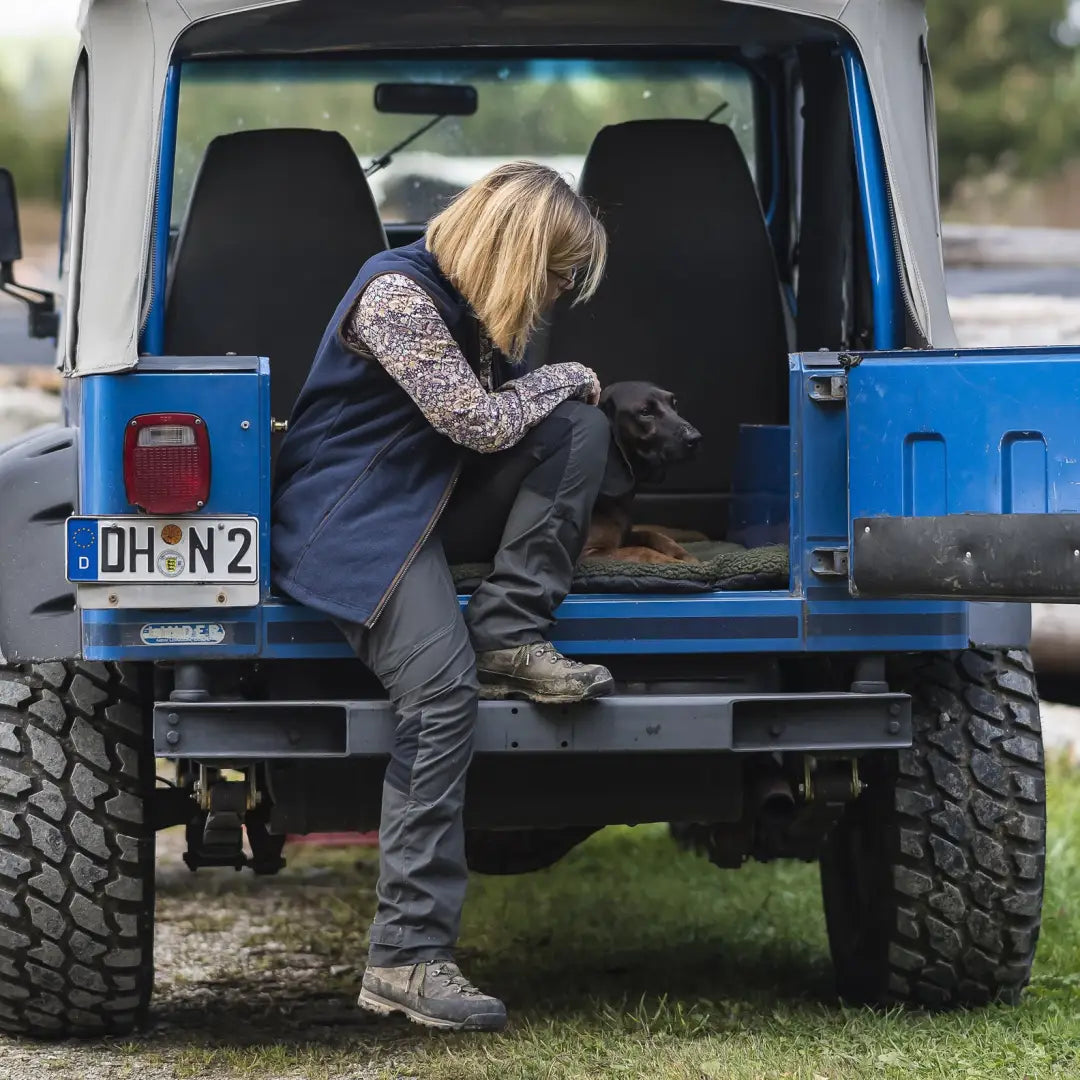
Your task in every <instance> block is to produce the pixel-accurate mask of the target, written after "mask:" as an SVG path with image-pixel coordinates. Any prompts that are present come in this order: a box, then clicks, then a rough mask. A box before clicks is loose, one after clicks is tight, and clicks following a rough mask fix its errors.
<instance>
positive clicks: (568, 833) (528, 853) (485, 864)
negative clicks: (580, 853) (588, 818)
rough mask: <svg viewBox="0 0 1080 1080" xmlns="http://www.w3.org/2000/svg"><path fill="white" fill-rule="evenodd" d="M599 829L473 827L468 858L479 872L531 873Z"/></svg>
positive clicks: (467, 837)
mask: <svg viewBox="0 0 1080 1080" xmlns="http://www.w3.org/2000/svg"><path fill="white" fill-rule="evenodd" d="M594 832H596V829H594V828H591V827H589V826H587V825H583V826H581V827H580V828H562V829H470V830H469V831H468V832H466V833H465V859H466V861H467V862H468V864H469V869H470V870H473V871H475V872H476V873H478V874H531V873H532V872H533V871H534V870H543V869H544V868H545V867H547V866H553V865H554V864H555V863H557V862H558V861H559V860H560V859H561V858H562V857H563V856H564V855H566V854H567V853H568V852H569V851H570V850H571V849H572V848H575V847H577V845H578V844H580V843H581V842H582V841H583V840H587V839H588V838H589V837H590V836H592V834H593V833H594Z"/></svg>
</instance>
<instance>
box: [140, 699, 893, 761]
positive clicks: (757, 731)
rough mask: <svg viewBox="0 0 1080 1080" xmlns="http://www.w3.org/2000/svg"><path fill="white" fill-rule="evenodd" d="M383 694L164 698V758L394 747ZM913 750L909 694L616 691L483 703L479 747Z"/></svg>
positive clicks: (160, 708)
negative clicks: (589, 697)
mask: <svg viewBox="0 0 1080 1080" xmlns="http://www.w3.org/2000/svg"><path fill="white" fill-rule="evenodd" d="M393 740H394V716H393V713H392V711H391V709H390V706H389V705H388V704H387V703H386V702H385V701H269V702H267V701H258V702H255V701H251V702H231V701H230V702H213V701H206V702H169V701H165V702H158V703H157V704H156V705H155V706H154V751H155V753H156V754H157V755H158V756H159V757H168V758H198V759H200V760H213V759H218V760H231V761H257V760H261V759H267V758H346V757H376V756H380V755H385V754H389V753H390V748H391V746H392V745H393ZM910 745H911V699H910V698H909V697H908V696H907V695H906V694H747V695H721V694H692V695H689V694H688V695H674V694H672V695H664V694H640V695H616V696H614V697H609V698H604V699H603V700H600V701H595V702H589V703H586V704H582V705H572V706H552V705H547V706H542V705H532V704H529V703H527V702H519V701H483V702H481V703H480V715H479V719H478V721H477V728H476V736H475V741H474V747H475V751H476V753H478V754H626V753H630V754H639V753H640V754H663V753H686V752H701V753H723V752H731V751H735V752H754V751H763V750H787V751H828V750H875V749H891V748H898V747H903V746H910Z"/></svg>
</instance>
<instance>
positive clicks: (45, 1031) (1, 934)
mask: <svg viewBox="0 0 1080 1080" xmlns="http://www.w3.org/2000/svg"><path fill="white" fill-rule="evenodd" d="M139 674H140V672H139V669H138V668H135V667H132V666H118V665H114V664H92V663H82V662H72V663H48V664H33V665H30V664H27V665H21V666H10V667H0V1029H2V1030H4V1031H8V1032H12V1033H15V1034H21V1035H34V1036H44V1037H48V1038H57V1037H61V1036H67V1035H100V1034H123V1033H126V1032H129V1031H131V1030H132V1029H133V1028H135V1027H136V1026H138V1025H139V1024H140V1023H141V1022H142V1020H143V1018H144V1016H145V1013H146V1010H147V1007H148V1004H149V1000H150V991H151V987H152V984H153V930H154V925H153V924H154V833H153V828H152V824H151V821H150V810H151V808H150V805H149V802H150V798H151V795H152V791H153V784H154V779H153V777H154V768H153V758H152V754H151V745H150V741H149V737H148V732H147V727H146V724H145V716H144V702H145V701H146V700H147V696H146V695H144V693H143V692H142V688H141V687H140V686H139V685H138V682H137V680H138V677H139Z"/></svg>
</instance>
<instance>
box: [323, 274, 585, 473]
mask: <svg viewBox="0 0 1080 1080" xmlns="http://www.w3.org/2000/svg"><path fill="white" fill-rule="evenodd" d="M344 337H345V341H346V343H347V344H348V345H350V346H351V347H352V348H354V349H358V350H361V351H363V352H366V353H370V354H371V355H372V356H374V357H375V359H376V360H378V361H379V363H380V364H382V366H383V367H384V368H385V369H386V370H387V371H388V372H389V373H390V375H391V376H393V378H394V379H395V380H396V381H397V382H398V383H399V384H400V385H401V387H402V388H403V389H404V390H405V392H406V393H407V394H408V395H409V397H411V398H412V399H413V401H415V402H416V404H417V406H418V407H419V409H420V411H421V412H422V413H423V414H424V416H425V418H426V419H427V420H428V422H429V423H430V424H431V426H432V427H433V428H435V430H436V431H438V432H441V433H442V434H443V435H446V436H447V437H448V438H450V439H452V440H453V441H454V442H456V443H459V444H460V445H461V446H465V447H467V448H468V449H470V450H476V451H479V452H480V453H482V454H493V453H495V452H496V451H498V450H506V449H507V448H508V447H511V446H513V445H514V444H515V443H517V442H518V441H519V440H520V439H521V437H522V436H523V435H524V434H525V432H526V431H528V430H529V428H531V427H532V426H533V425H534V424H537V423H539V422H540V421H541V420H543V419H544V418H545V417H546V416H548V414H549V413H551V411H552V410H553V409H554V408H555V407H556V406H557V405H559V404H561V403H562V402H563V401H566V400H567V399H568V398H572V397H576V396H578V395H580V394H581V393H582V392H583V391H585V390H586V389H587V388H588V387H589V385H590V383H591V376H590V374H589V373H588V370H587V369H586V368H585V367H583V366H582V365H581V364H551V365H548V366H546V367H541V368H538V369H537V370H536V371H530V372H528V373H526V374H524V375H522V376H521V377H520V378H518V379H514V380H512V381H511V382H507V383H503V385H502V386H500V387H499V389H498V390H494V391H493V390H492V387H491V368H492V359H493V356H494V348H493V346H492V344H491V340H490V339H489V338H488V336H487V333H486V331H483V330H481V358H480V363H479V367H480V372H479V376H477V374H474V372H473V369H472V368H471V367H470V366H469V362H468V361H467V360H466V359H465V356H464V354H463V353H462V351H461V349H460V348H459V347H458V344H457V342H456V341H454V339H453V337H451V335H450V331H449V329H448V328H447V326H446V323H445V322H443V320H442V316H441V315H439V312H438V309H437V308H436V307H435V304H434V302H433V301H432V299H431V297H430V296H428V294H427V293H426V292H424V290H423V289H422V288H421V287H420V286H419V285H417V284H416V282H415V281H413V280H412V279H411V278H408V277H406V276H405V275H404V274H383V275H381V276H380V277H377V278H374V279H373V280H372V281H371V282H370V283H369V284H368V286H367V288H365V289H364V291H363V293H361V295H360V298H359V300H357V302H356V304H355V305H354V306H353V309H352V311H351V312H350V313H349V317H348V319H347V320H346V322H345V327H344Z"/></svg>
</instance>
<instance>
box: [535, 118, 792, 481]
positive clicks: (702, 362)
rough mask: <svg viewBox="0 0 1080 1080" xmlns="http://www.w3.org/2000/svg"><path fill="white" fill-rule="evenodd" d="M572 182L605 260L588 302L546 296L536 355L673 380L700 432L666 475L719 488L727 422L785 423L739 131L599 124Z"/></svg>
mask: <svg viewBox="0 0 1080 1080" xmlns="http://www.w3.org/2000/svg"><path fill="white" fill-rule="evenodd" d="M580 190H581V193H582V194H583V195H585V196H586V197H588V198H589V199H591V200H592V202H593V203H594V205H595V206H596V208H597V210H598V212H599V214H600V217H601V219H602V220H603V222H604V224H605V226H606V227H607V230H608V237H609V242H610V248H609V255H608V267H607V272H606V274H605V276H604V280H603V282H602V283H601V285H600V288H599V289H598V291H597V293H596V295H595V296H594V297H593V299H592V300H591V301H590V302H589V303H588V304H583V305H580V306H578V307H574V308H572V307H570V306H569V303H568V298H567V299H564V300H563V301H561V302H560V303H559V304H558V305H557V306H556V309H555V312H554V313H553V317H552V325H551V334H550V338H549V344H548V348H547V359H548V360H549V361H550V362H557V361H562V360H576V361H578V362H580V363H584V364H587V365H589V366H590V367H593V368H594V369H595V370H596V371H597V373H598V374H599V375H600V379H601V382H604V383H608V382H615V381H617V380H621V379H646V380H650V381H652V382H655V383H659V384H660V385H661V386H664V387H666V388H668V389H670V390H672V391H673V392H674V393H675V394H676V396H677V397H678V399H679V407H680V410H681V411H682V412H683V413H684V414H685V415H686V417H687V419H689V420H691V421H692V422H693V423H694V424H695V425H696V426H697V427H698V428H699V429H700V430H701V432H702V434H703V435H704V439H703V441H702V445H701V451H702V452H701V456H700V457H699V458H698V459H697V460H696V461H695V462H693V463H692V464H688V465H685V466H680V467H679V469H678V471H677V473H676V472H673V473H672V475H671V477H670V484H669V485H668V487H669V488H670V489H678V490H683V491H697V492H720V491H726V490H727V489H728V487H729V485H730V481H731V472H732V465H733V459H734V454H735V444H736V436H737V431H738V425H739V424H740V423H777V422H780V423H782V422H784V417H785V414H786V400H787V340H786V331H785V326H784V317H783V309H782V307H781V295H780V284H779V280H778V277H777V271H776V263H775V259H774V255H773V250H772V245H771V243H770V239H769V234H768V230H767V228H766V226H765V222H764V218H763V216H762V211H761V204H760V202H759V199H758V194H757V190H756V188H755V186H754V180H753V177H752V176H751V173H750V169H749V167H748V165H747V162H746V158H745V156H744V154H743V152H742V150H741V149H740V147H739V144H738V141H737V140H736V138H735V135H734V133H733V132H732V131H731V129H730V128H728V127H725V126H723V125H720V124H715V123H708V122H705V121H702V120H636V121H631V122H629V123H625V124H617V125H614V126H612V127H606V128H604V129H602V130H601V131H600V132H599V134H598V135H597V136H596V138H595V140H594V141H593V144H592V147H591V148H590V150H589V153H588V156H587V157H586V159H585V165H584V169H583V171H582V176H581V184H580Z"/></svg>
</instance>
